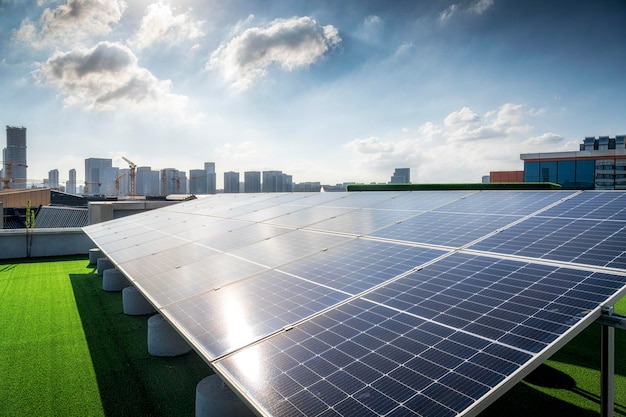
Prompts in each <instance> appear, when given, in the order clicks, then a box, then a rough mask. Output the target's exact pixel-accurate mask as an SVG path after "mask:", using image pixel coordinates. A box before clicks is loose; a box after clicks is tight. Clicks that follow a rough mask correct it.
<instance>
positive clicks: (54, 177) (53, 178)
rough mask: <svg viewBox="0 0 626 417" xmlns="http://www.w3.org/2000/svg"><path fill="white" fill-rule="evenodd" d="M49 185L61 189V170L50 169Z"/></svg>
mask: <svg viewBox="0 0 626 417" xmlns="http://www.w3.org/2000/svg"><path fill="white" fill-rule="evenodd" d="M48 187H50V188H54V189H56V190H58V189H59V170H58V169H51V170H50V171H48Z"/></svg>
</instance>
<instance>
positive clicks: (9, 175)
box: [0, 161, 28, 190]
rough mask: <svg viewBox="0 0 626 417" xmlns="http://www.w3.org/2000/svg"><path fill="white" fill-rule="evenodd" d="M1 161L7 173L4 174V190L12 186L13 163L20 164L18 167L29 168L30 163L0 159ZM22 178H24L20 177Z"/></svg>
mask: <svg viewBox="0 0 626 417" xmlns="http://www.w3.org/2000/svg"><path fill="white" fill-rule="evenodd" d="M0 163H3V164H4V166H5V167H6V168H5V173H4V176H3V177H2V189H4V190H8V189H9V188H11V183H12V182H13V180H14V178H13V169H12V167H13V165H15V166H18V167H24V168H28V165H26V164H22V163H21V162H10V161H6V162H5V161H0ZM18 179H21V180H24V181H25V179H22V178H18Z"/></svg>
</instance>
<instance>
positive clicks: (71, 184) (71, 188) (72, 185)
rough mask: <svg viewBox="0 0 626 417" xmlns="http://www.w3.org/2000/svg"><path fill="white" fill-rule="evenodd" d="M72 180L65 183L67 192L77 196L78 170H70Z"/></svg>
mask: <svg viewBox="0 0 626 417" xmlns="http://www.w3.org/2000/svg"><path fill="white" fill-rule="evenodd" d="M69 176H70V179H69V181H67V182H66V183H65V192H66V193H69V194H76V170H75V169H73V168H72V169H70V171H69Z"/></svg>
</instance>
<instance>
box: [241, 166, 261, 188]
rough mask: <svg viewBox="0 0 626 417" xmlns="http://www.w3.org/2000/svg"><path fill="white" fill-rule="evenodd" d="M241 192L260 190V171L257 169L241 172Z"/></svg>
mask: <svg viewBox="0 0 626 417" xmlns="http://www.w3.org/2000/svg"><path fill="white" fill-rule="evenodd" d="M243 181H244V183H243V192H244V193H260V192H261V173H260V172H259V171H247V172H244V173H243Z"/></svg>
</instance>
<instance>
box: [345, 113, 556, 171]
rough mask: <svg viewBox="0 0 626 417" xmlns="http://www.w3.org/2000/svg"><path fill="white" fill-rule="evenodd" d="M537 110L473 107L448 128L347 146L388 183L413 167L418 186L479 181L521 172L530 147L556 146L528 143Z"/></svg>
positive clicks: (361, 165)
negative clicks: (501, 172) (496, 173)
mask: <svg viewBox="0 0 626 417" xmlns="http://www.w3.org/2000/svg"><path fill="white" fill-rule="evenodd" d="M533 113H535V111H534V110H533V109H531V110H526V109H525V108H524V106H522V105H519V104H513V103H506V104H504V105H502V106H501V107H500V108H498V109H495V110H491V111H487V112H486V113H484V114H479V113H477V112H475V111H474V110H472V109H471V108H469V107H463V108H461V109H460V110H457V111H453V112H451V113H450V114H448V115H447V116H446V117H445V118H444V119H443V123H435V122H432V121H429V122H426V123H424V124H422V125H421V126H419V127H418V128H417V129H412V130H407V129H403V130H402V133H401V134H402V136H403V137H402V138H398V139H387V140H381V139H379V138H377V137H369V138H364V139H355V140H352V141H350V142H348V143H346V144H345V145H344V148H345V149H347V150H348V151H349V152H350V163H351V165H352V166H353V167H354V168H355V170H356V169H360V170H362V171H364V172H370V178H371V175H378V176H379V178H385V177H386V176H387V175H391V172H392V170H393V168H395V167H400V166H407V167H411V168H412V178H413V180H414V182H464V181H465V182H467V181H474V180H475V181H480V178H481V176H482V175H484V174H485V173H488V172H489V171H490V170H515V169H520V167H519V165H520V162H519V154H520V153H522V152H527V151H528V150H527V145H528V144H532V145H538V144H553V143H557V142H559V141H560V140H562V138H561V137H560V136H559V135H557V134H554V133H547V134H544V135H541V136H538V137H534V138H528V137H527V136H526V135H527V134H528V132H530V131H532V130H533V127H532V126H530V125H529V124H528V123H527V122H526V120H525V119H526V118H527V117H532V114H533Z"/></svg>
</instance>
